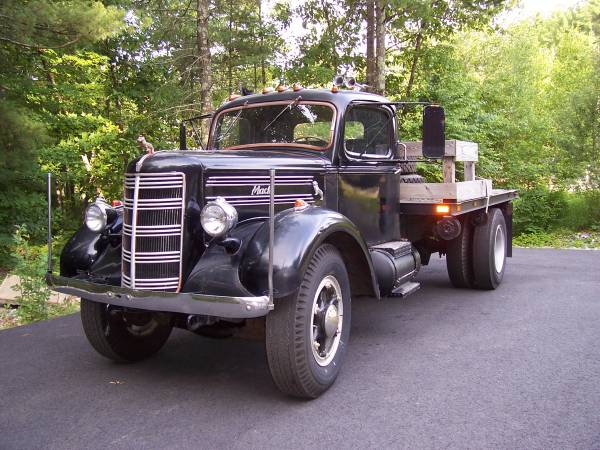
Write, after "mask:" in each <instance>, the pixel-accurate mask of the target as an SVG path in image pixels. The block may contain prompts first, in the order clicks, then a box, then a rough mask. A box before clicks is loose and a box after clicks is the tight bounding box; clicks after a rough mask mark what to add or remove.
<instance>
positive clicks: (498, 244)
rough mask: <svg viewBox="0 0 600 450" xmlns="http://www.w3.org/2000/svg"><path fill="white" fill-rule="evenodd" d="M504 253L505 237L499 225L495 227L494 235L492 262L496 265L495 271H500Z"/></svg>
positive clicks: (502, 265)
mask: <svg viewBox="0 0 600 450" xmlns="http://www.w3.org/2000/svg"><path fill="white" fill-rule="evenodd" d="M505 253H506V238H505V237H504V230H503V229H502V227H501V226H498V227H497V228H496V233H495V235H494V263H495V265H496V272H498V273H500V272H502V268H503V267H504V255H505Z"/></svg>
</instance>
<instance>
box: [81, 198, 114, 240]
mask: <svg viewBox="0 0 600 450" xmlns="http://www.w3.org/2000/svg"><path fill="white" fill-rule="evenodd" d="M107 222H108V215H107V213H106V207H105V206H104V205H102V204H100V203H97V202H96V203H93V204H91V205H90V206H88V208H87V209H86V210H85V224H86V226H87V227H88V228H89V229H90V230H92V231H94V232H95V233H100V232H101V231H103V230H104V229H105V228H106V224H107Z"/></svg>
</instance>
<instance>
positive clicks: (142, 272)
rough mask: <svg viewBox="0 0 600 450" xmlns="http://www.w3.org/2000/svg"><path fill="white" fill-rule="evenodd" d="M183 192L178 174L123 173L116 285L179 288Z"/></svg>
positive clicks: (169, 289)
mask: <svg viewBox="0 0 600 450" xmlns="http://www.w3.org/2000/svg"><path fill="white" fill-rule="evenodd" d="M184 192H185V176H184V175H183V174H182V173H179V172H169V173H139V174H126V175H125V195H124V200H123V255H122V266H123V267H122V278H121V285H122V286H125V287H129V288H132V289H138V290H151V291H152V290H153V291H171V292H173V291H174V292H176V291H178V290H179V289H180V287H181V247H182V238H183V217H184Z"/></svg>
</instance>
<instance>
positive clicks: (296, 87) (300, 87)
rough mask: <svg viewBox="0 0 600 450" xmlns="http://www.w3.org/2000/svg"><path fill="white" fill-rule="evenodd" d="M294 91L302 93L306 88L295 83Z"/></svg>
mask: <svg viewBox="0 0 600 450" xmlns="http://www.w3.org/2000/svg"><path fill="white" fill-rule="evenodd" d="M292 89H293V90H294V92H298V91H301V90H302V89H304V88H303V87H302V85H301V84H300V83H294V84H293V85H292Z"/></svg>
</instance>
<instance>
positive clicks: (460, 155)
mask: <svg viewBox="0 0 600 450" xmlns="http://www.w3.org/2000/svg"><path fill="white" fill-rule="evenodd" d="M400 145H401V147H402V148H401V151H402V149H403V150H404V154H405V158H406V159H407V160H413V161H414V160H416V161H418V160H419V158H422V157H423V151H422V144H421V142H403V143H401V144H400ZM478 156H479V146H478V145H477V144H476V143H474V142H465V141H457V140H449V141H446V149H445V154H444V156H443V158H442V164H443V172H444V181H443V182H442V183H401V184H399V185H398V189H399V203H400V205H399V207H400V212H401V213H404V214H418V215H421V214H422V215H430V214H436V206H437V205H439V204H445V205H448V206H449V208H450V210H449V212H448V214H447V215H450V216H456V215H460V214H464V213H467V212H471V211H475V210H478V209H481V208H487V207H489V206H492V205H497V204H500V203H505V202H507V201H510V200H513V199H515V198H516V197H518V194H517V191H516V190H511V189H494V188H493V186H492V181H491V180H487V179H481V178H478V177H476V176H475V164H476V162H477V160H478ZM457 162H462V163H463V168H464V180H463V181H457V180H456V163H457Z"/></svg>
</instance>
